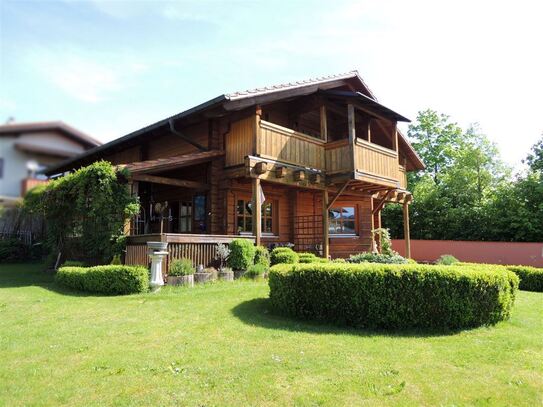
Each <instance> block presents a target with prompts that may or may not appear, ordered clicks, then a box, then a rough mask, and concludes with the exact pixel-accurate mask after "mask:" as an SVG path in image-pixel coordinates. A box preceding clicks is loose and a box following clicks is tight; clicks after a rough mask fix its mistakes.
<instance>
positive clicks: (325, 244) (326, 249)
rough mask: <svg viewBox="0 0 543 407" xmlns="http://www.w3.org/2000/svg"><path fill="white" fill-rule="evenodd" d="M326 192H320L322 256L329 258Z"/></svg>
mask: <svg viewBox="0 0 543 407" xmlns="http://www.w3.org/2000/svg"><path fill="white" fill-rule="evenodd" d="M328 207H329V204H328V190H326V189H325V190H324V191H322V255H323V257H324V258H325V259H328V258H329V257H330V238H329V233H330V230H329V219H328Z"/></svg>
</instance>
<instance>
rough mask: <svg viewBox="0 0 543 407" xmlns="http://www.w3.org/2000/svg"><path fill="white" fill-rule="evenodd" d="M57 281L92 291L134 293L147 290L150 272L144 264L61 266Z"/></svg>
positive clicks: (110, 293) (78, 288)
mask: <svg viewBox="0 0 543 407" xmlns="http://www.w3.org/2000/svg"><path fill="white" fill-rule="evenodd" d="M55 281H56V282H57V283H58V284H60V285H63V286H65V287H69V288H73V289H75V290H79V291H86V292H91V293H100V294H107V295H120V294H134V293H141V292H144V291H147V289H148V288H149V273H148V271H147V268H146V267H142V266H122V265H121V266H118V265H107V266H95V267H61V268H59V270H58V272H57V274H56V276H55Z"/></svg>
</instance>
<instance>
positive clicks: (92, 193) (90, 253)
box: [24, 161, 139, 263]
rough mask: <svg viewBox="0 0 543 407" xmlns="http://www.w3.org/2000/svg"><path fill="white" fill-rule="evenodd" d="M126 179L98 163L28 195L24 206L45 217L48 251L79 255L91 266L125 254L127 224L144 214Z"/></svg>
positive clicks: (119, 172)
mask: <svg viewBox="0 0 543 407" xmlns="http://www.w3.org/2000/svg"><path fill="white" fill-rule="evenodd" d="M126 175H127V174H126V173H125V172H123V171H119V170H117V169H115V167H113V166H112V165H111V164H110V163H108V162H106V161H99V162H96V163H94V164H91V165H89V166H87V167H83V168H81V169H79V170H77V171H75V172H73V173H71V174H69V175H66V176H64V177H61V178H57V179H55V180H53V181H51V182H49V183H47V184H46V185H41V186H39V187H37V188H34V189H32V190H31V191H29V193H28V194H27V195H26V197H25V202H24V208H25V210H26V211H28V212H30V213H36V214H39V215H41V216H43V217H44V219H45V222H46V230H47V246H48V248H49V250H50V251H51V252H56V253H58V252H59V251H61V252H67V251H68V252H72V253H73V252H76V253H75V254H76V255H77V257H78V258H81V259H82V260H86V261H87V262H89V263H109V262H110V261H111V259H112V258H113V256H114V255H115V254H120V251H121V250H122V247H123V245H124V239H123V228H124V223H125V221H126V220H127V219H129V218H130V217H132V216H133V215H134V214H136V213H137V212H138V210H139V204H138V202H137V198H135V197H132V196H131V195H130V192H129V191H128V188H127V186H126Z"/></svg>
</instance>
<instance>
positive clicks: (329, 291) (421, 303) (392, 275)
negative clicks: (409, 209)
mask: <svg viewBox="0 0 543 407" xmlns="http://www.w3.org/2000/svg"><path fill="white" fill-rule="evenodd" d="M269 286H270V300H271V303H272V305H273V307H274V308H275V309H276V310H278V311H279V312H281V313H283V314H286V315H291V316H295V317H299V318H303V319H314V320H319V321H326V322H332V323H338V324H342V325H353V326H359V327H370V328H440V329H442V328H449V329H457V328H469V327H476V326H480V325H486V324H494V323H496V322H498V321H501V320H504V319H507V318H508V317H509V315H510V311H511V307H512V306H513V303H514V300H515V294H516V291H517V288H518V277H517V276H516V275H515V274H514V273H512V272H510V271H508V270H505V269H502V268H497V269H496V270H489V269H488V268H484V267H477V266H473V267H463V268H459V267H455V266H432V265H420V264H401V265H400V264H368V263H366V264H341V263H329V264H280V265H277V266H274V267H272V269H271V271H270V274H269Z"/></svg>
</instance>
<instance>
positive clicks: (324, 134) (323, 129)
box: [320, 105, 328, 142]
mask: <svg viewBox="0 0 543 407" xmlns="http://www.w3.org/2000/svg"><path fill="white" fill-rule="evenodd" d="M320 119H321V139H323V140H324V141H326V142H327V141H328V120H327V117H326V106H325V105H321V107H320Z"/></svg>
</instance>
